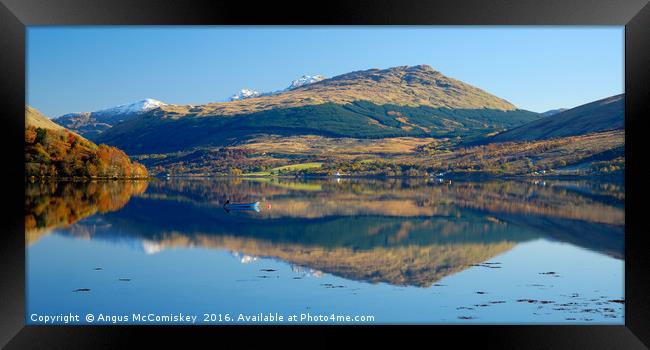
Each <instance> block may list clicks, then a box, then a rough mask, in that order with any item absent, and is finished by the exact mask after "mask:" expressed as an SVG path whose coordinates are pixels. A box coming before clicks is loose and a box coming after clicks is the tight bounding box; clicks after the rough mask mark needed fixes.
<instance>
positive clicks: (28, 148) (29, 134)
mask: <svg viewBox="0 0 650 350" xmlns="http://www.w3.org/2000/svg"><path fill="white" fill-rule="evenodd" d="M25 175H26V176H27V177H32V176H33V177H58V178H144V177H147V176H148V174H147V169H146V168H145V167H144V166H143V165H141V164H139V163H136V162H132V161H131V160H130V159H129V157H128V156H127V155H126V154H125V153H124V152H123V151H121V150H119V149H117V148H115V147H111V146H107V145H99V146H97V145H95V144H94V143H92V142H90V141H88V140H86V139H84V138H82V137H80V136H78V135H75V134H74V133H71V132H68V131H60V130H52V129H44V128H36V127H33V126H28V127H27V128H26V129H25Z"/></svg>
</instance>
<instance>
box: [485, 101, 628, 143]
mask: <svg viewBox="0 0 650 350" xmlns="http://www.w3.org/2000/svg"><path fill="white" fill-rule="evenodd" d="M624 112H625V95H624V94H621V95H616V96H611V97H607V98H604V99H602V100H598V101H594V102H591V103H587V104H584V105H581V106H578V107H575V108H571V109H568V110H565V111H563V112H560V113H557V114H555V115H552V116H550V117H546V118H542V119H539V120H535V121H532V122H530V123H527V124H524V125H522V126H519V127H516V128H514V129H511V130H508V131H505V132H503V133H501V134H498V135H496V136H494V137H492V138H490V139H489V142H506V141H532V140H543V139H550V138H556V137H567V136H577V135H584V134H588V133H592V132H601V131H608V130H619V129H623V128H624V126H625V125H624V124H625V115H624Z"/></svg>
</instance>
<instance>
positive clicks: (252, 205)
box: [223, 200, 260, 211]
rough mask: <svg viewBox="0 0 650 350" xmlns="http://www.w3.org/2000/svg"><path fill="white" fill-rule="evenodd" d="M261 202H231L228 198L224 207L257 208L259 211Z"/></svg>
mask: <svg viewBox="0 0 650 350" xmlns="http://www.w3.org/2000/svg"><path fill="white" fill-rule="evenodd" d="M259 206H260V202H253V203H230V200H227V201H226V203H224V205H223V208H224V209H226V210H255V211H259V210H260V208H259Z"/></svg>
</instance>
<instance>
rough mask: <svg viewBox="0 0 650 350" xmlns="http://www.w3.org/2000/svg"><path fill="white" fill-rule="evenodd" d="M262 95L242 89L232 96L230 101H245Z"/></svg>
mask: <svg viewBox="0 0 650 350" xmlns="http://www.w3.org/2000/svg"><path fill="white" fill-rule="evenodd" d="M260 95H262V93H261V92H259V91H255V90H251V89H241V90H239V91H237V93H235V94H234V95H232V96H230V101H238V100H244V99H247V98H253V97H258V96H260Z"/></svg>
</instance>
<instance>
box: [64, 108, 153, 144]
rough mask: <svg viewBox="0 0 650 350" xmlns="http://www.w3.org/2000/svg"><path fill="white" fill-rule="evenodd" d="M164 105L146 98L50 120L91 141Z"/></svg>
mask: <svg viewBox="0 0 650 350" xmlns="http://www.w3.org/2000/svg"><path fill="white" fill-rule="evenodd" d="M165 105H166V104H165V103H163V102H161V101H158V100H154V99H152V98H147V99H144V100H140V101H136V102H133V103H129V104H123V105H119V106H115V107H110V108H105V109H101V110H98V111H94V112H75V113H68V114H64V115H62V116H60V117H57V118H54V119H52V120H53V121H54V122H55V123H57V124H59V125H61V126H64V127H66V128H67V129H70V130H73V131H75V132H77V133H78V134H80V135H83V136H85V137H87V138H90V139H93V138H94V137H96V136H97V135H99V134H100V133H102V132H104V131H106V130H107V129H109V128H110V127H112V126H113V125H115V124H118V123H120V122H123V121H125V120H128V119H130V118H132V117H135V116H137V115H140V114H142V113H144V112H148V111H150V110H152V109H155V108H158V107H161V106H165Z"/></svg>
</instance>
